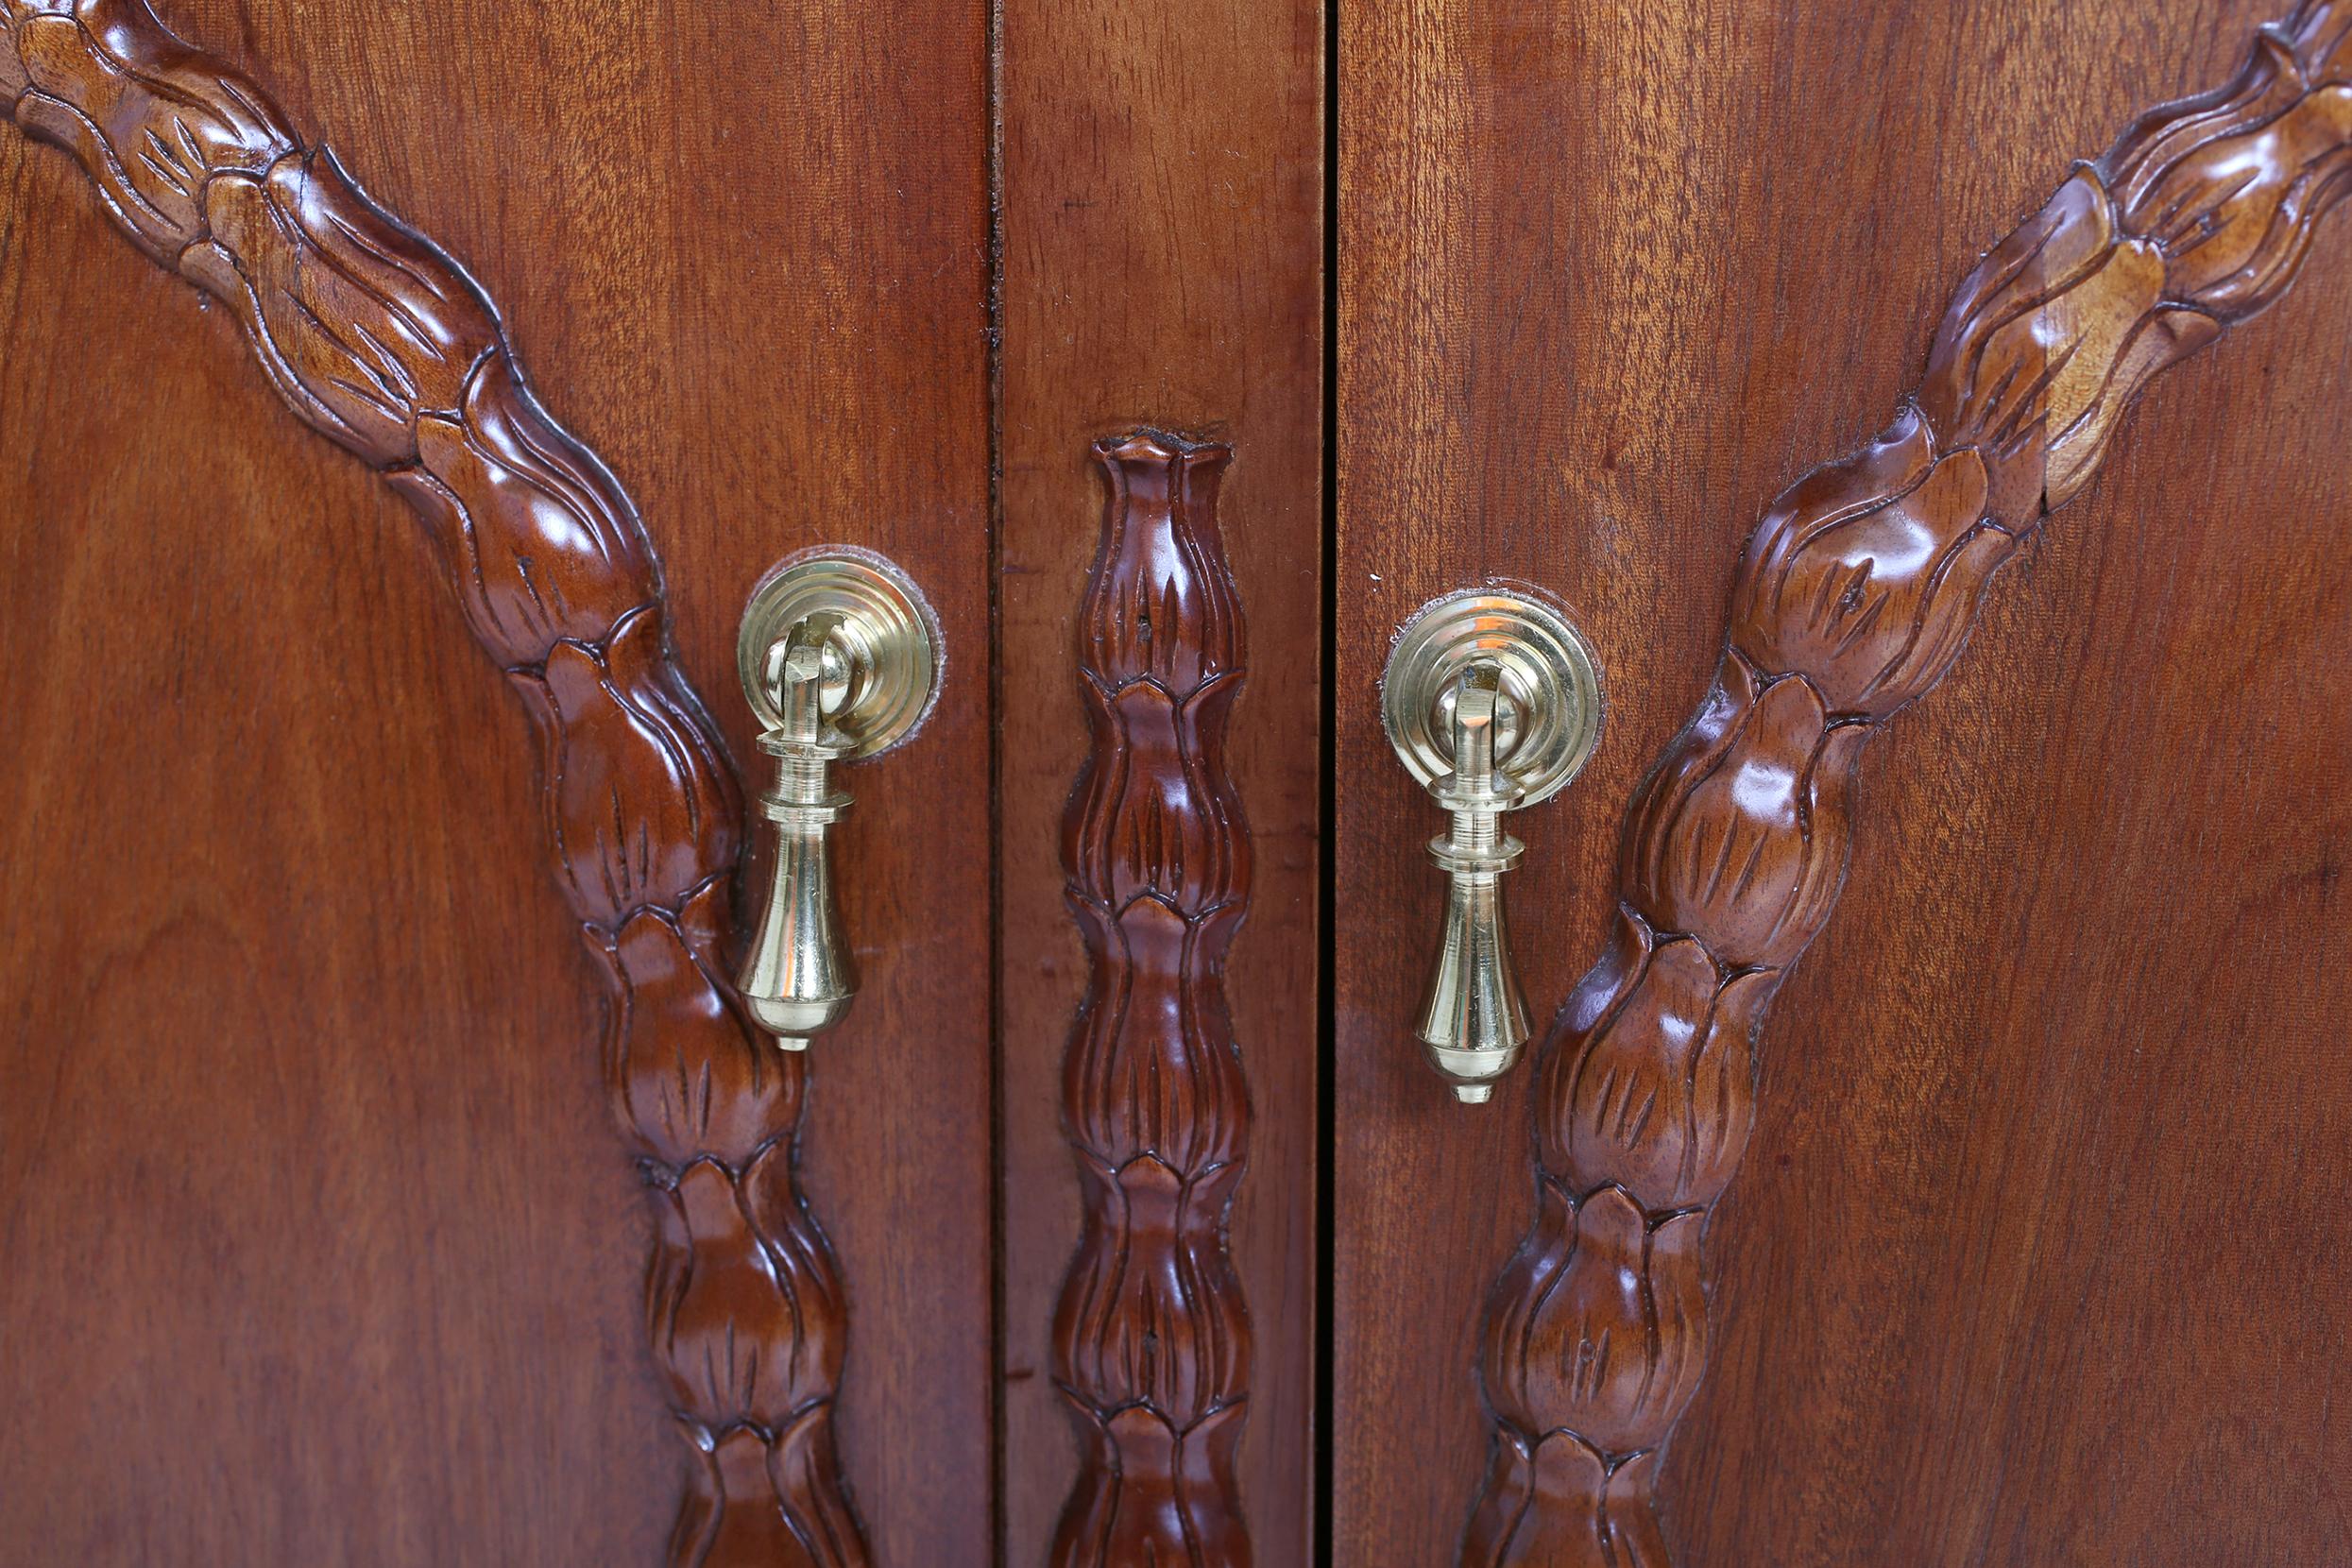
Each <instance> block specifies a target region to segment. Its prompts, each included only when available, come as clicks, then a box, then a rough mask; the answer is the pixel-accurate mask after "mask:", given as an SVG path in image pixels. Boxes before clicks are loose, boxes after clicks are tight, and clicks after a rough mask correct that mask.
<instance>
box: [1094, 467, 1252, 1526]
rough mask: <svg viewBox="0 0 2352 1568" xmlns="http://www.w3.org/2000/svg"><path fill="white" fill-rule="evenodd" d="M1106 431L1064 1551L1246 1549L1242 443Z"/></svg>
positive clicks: (1248, 1367) (1246, 854) (1248, 1364)
mask: <svg viewBox="0 0 2352 1568" xmlns="http://www.w3.org/2000/svg"><path fill="white" fill-rule="evenodd" d="M1095 453H1096V456H1097V457H1098V458H1099V460H1100V462H1101V464H1102V470H1103V479H1104V484H1105V487H1106V489H1107V491H1108V494H1107V495H1106V496H1105V497H1104V504H1103V509H1102V542H1101V544H1100V546H1099V549H1098V552H1097V554H1096V556H1095V566H1094V571H1093V572H1092V574H1091V575H1090V576H1089V577H1088V579H1087V584H1086V602H1085V605H1084V607H1083V608H1082V611H1081V612H1080V618H1079V644H1078V673H1079V679H1080V681H1081V683H1082V687H1081V690H1082V694H1083V695H1084V697H1085V701H1086V724H1087V729H1088V731H1089V733H1090V734H1091V735H1092V736H1093V739H1094V748H1093V750H1092V752H1091V753H1090V754H1089V755H1088V757H1087V758H1086V767H1085V771H1084V772H1083V773H1082V774H1081V775H1080V776H1079V779H1078V784H1077V787H1076V788H1075V789H1073V790H1072V791H1071V793H1070V803H1069V807H1068V809H1067V810H1066V811H1065V813H1064V816H1063V819H1062V860H1063V863H1064V864H1065V866H1066V867H1067V868H1068V873H1069V882H1068V886H1067V893H1066V896H1067V898H1068V901H1069V907H1070V912H1071V913H1072V914H1073V915H1074V916H1075V917H1076V918H1077V921H1078V924H1079V929H1081V931H1082V932H1083V933H1084V936H1085V939H1086V959H1087V982H1086V999H1085V1003H1084V1005H1083V1006H1082V1009H1081V1010H1080V1014H1079V1016H1078V1019H1077V1021H1076V1023H1075V1024H1074V1025H1073V1026H1072V1028H1071V1031H1070V1045H1069V1053H1068V1056H1067V1058H1066V1059H1065V1062H1064V1065H1063V1091H1062V1093H1063V1100H1062V1114H1063V1118H1064V1121H1065V1125H1066V1126H1067V1128H1068V1132H1069V1139H1070V1150H1071V1152H1072V1153H1073V1154H1074V1155H1075V1156H1076V1157H1077V1158H1076V1164H1077V1166H1078V1175H1079V1185H1080V1191H1081V1194H1082V1199H1083V1201H1084V1203H1085V1210H1086V1218H1085V1223H1084V1226H1083V1228H1082V1232H1081V1235H1080V1240H1079V1249H1078V1253H1077V1255H1076V1256H1075V1257H1073V1258H1072V1259H1071V1260H1070V1268H1069V1274H1068V1277H1067V1278H1065V1280H1064V1281H1063V1282H1062V1299H1061V1302H1060V1304H1059V1305H1058V1306H1057V1307H1056V1309H1055V1312H1054V1325H1053V1376H1054V1383H1055V1386H1056V1387H1057V1388H1059V1389H1061V1391H1062V1395H1063V1397H1064V1398H1065V1399H1066V1400H1068V1401H1069V1403H1070V1406H1071V1413H1072V1414H1073V1416H1075V1417H1076V1419H1077V1421H1078V1427H1079V1437H1080V1440H1081V1441H1082V1443H1083V1444H1084V1449H1085V1452H1084V1459H1083V1463H1082V1468H1081V1472H1080V1476H1079V1481H1078V1484H1077V1485H1076V1486H1075V1487H1074V1488H1073V1489H1072V1490H1071V1492H1070V1497H1069V1502H1068V1504H1067V1505H1066V1506H1065V1508H1064V1509H1063V1511H1062V1523H1061V1525H1060V1526H1059V1527H1058V1528H1057V1529H1056V1530H1055V1532H1054V1543H1053V1557H1052V1560H1053V1561H1054V1562H1056V1563H1105V1564H1108V1563H1130V1562H1135V1563H1140V1562H1155V1561H1156V1562H1196V1563H1201V1564H1203V1565H1207V1564H1218V1565H1226V1564H1232V1565H1236V1568H1238V1565H1241V1564H1246V1563H1248V1562H1250V1561H1251V1560H1252V1556H1251V1549H1250V1532H1249V1525H1248V1523H1247V1522H1246V1521H1245V1520H1244V1519H1243V1517H1242V1511H1241V1497H1240V1491H1239V1488H1238V1486H1237V1484H1236V1480H1237V1478H1236V1474H1235V1472H1234V1455H1235V1451H1236V1449H1237V1448H1238V1446H1239V1444H1240V1440H1241V1433H1242V1429H1243V1427H1244V1425H1245V1423H1247V1422H1248V1420H1249V1414H1250V1383H1251V1373H1252V1372H1253V1358H1252V1355H1251V1328H1250V1310H1249V1304H1248V1303H1247V1302H1246V1301H1245V1300H1244V1299H1243V1296H1242V1291H1241V1279H1240V1276H1239V1275H1238V1274H1237V1273H1236V1271H1235V1270H1234V1267H1233V1256H1232V1249H1231V1246H1230V1244H1229V1234H1228V1226H1227V1221H1228V1219H1229V1217H1230V1215H1231V1212H1232V1209H1233V1198H1234V1192H1235V1190H1236V1188H1237V1187H1238V1186H1239V1185H1240V1184H1241V1180H1242V1177H1243V1175H1244V1174H1245V1172H1246V1171H1247V1169H1248V1163H1249V1145H1250V1085H1249V1080H1248V1078H1247V1076H1246V1074H1245V1073H1244V1070H1243V1066H1242V1060H1241V1053H1240V1052H1239V1051H1238V1050H1237V1049H1236V1046H1235V1041H1234V1035H1233V1018H1232V1013H1231V1009H1230V1008H1229V1007H1228V1006H1227V1004H1226V1000H1225V954H1226V950H1227V948H1228V947H1229V946H1231V944H1232V942H1233V934H1234V931H1235V929H1236V928H1237V927H1239V926H1240V924H1241V923H1242V921H1243V920H1244V919H1245V918H1246V917H1247V916H1248V914H1249V912H1250V860H1251V848H1250V828H1249V823H1248V822H1247V820H1246V819H1245V817H1244V815H1243V813H1242V810H1241V802H1240V800H1239V798H1238V797H1237V796H1236V793H1235V791H1234V785H1233V778H1232V775H1230V774H1228V773H1227V771H1226V768H1225V736H1226V730H1227V722H1228V720H1229V718H1230V717H1231V714H1232V711H1233V706H1234V703H1235V702H1236V700H1237V699H1238V698H1239V697H1240V695H1241V692H1242V690H1243V688H1244V686H1245V685H1246V684H1247V682H1248V680H1249V669H1250V666H1249V638H1248V630H1247V624H1246V622H1247V617H1246V614H1245V611H1244V609H1243V606H1242V604H1241V599H1240V596H1239V595H1238V594H1236V592H1235V591H1234V583H1233V574H1232V572H1231V571H1228V570H1227V568H1226V565H1225V547H1224V541H1223V538H1222V537H1221V534H1220V531H1219V527H1218V520H1217V494H1218V486H1219V482H1220V481H1221V479H1222V478H1223V476H1224V470H1225V466H1226V465H1227V464H1228V463H1230V462H1231V461H1232V460H1233V450H1232V449H1231V448H1229V447H1223V446H1218V445H1215V444H1211V443H1201V442H1192V441H1186V440H1185V439H1183V438H1182V437H1179V436H1174V435H1167V434H1166V433H1165V432H1159V431H1135V432H1132V433H1130V434H1128V435H1117V436H1106V437H1104V438H1103V439H1102V440H1100V441H1098V442H1097V443H1096V444H1095Z"/></svg>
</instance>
